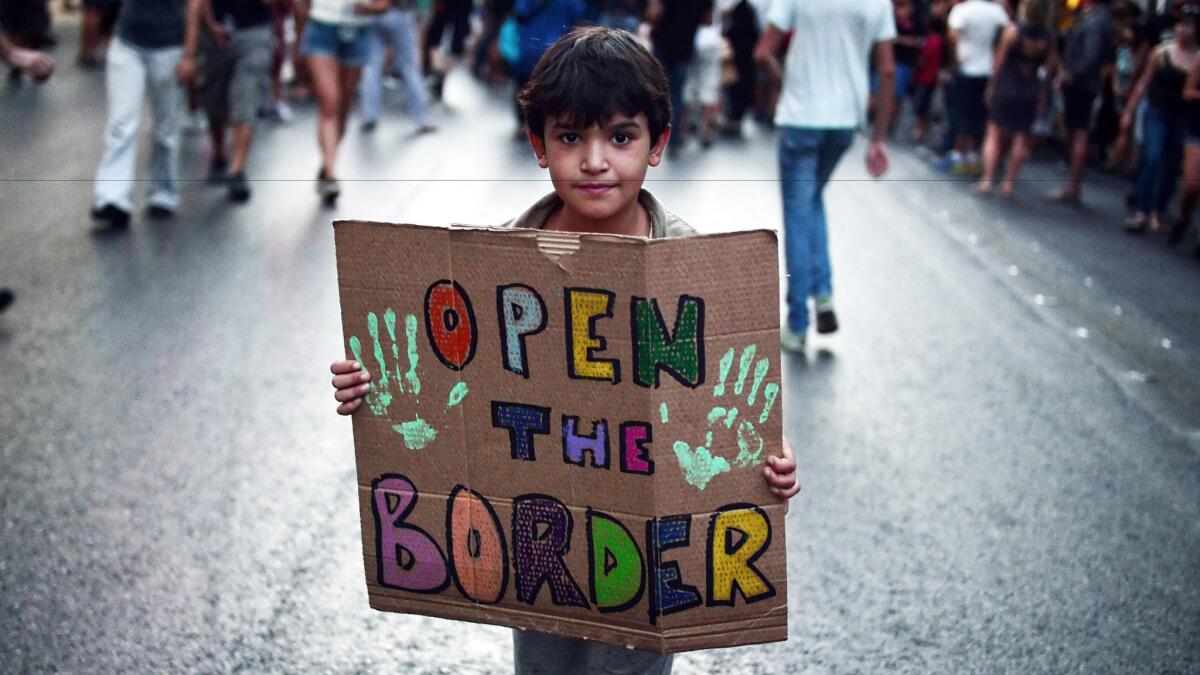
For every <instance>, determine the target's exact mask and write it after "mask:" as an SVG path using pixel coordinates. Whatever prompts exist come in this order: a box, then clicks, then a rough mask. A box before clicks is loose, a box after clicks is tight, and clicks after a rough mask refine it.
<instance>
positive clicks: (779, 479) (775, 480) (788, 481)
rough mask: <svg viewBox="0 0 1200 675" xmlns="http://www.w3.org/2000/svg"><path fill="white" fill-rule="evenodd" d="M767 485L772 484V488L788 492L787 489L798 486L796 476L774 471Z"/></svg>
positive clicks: (768, 478) (768, 477)
mask: <svg viewBox="0 0 1200 675" xmlns="http://www.w3.org/2000/svg"><path fill="white" fill-rule="evenodd" d="M767 483H768V484H770V486H771V487H777V488H780V489H784V490H786V489H787V488H790V487H792V486H793V485H795V484H796V474H794V473H775V472H773V471H772V472H771V475H770V476H767Z"/></svg>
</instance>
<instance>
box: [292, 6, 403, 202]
mask: <svg viewBox="0 0 1200 675" xmlns="http://www.w3.org/2000/svg"><path fill="white" fill-rule="evenodd" d="M389 4H390V3H389V0H370V1H369V2H359V1H356V0H301V1H300V2H298V3H297V6H298V7H301V9H302V11H304V16H305V19H306V20H305V22H304V37H303V38H301V48H300V51H301V53H302V54H304V56H305V57H307V61H308V69H309V75H310V77H311V78H312V86H313V91H314V93H315V94H316V97H317V140H318V142H319V143H320V145H321V170H320V172H319V173H318V174H317V194H319V195H320V196H321V200H322V201H323V202H324V203H325V205H326V206H334V205H335V204H337V199H338V196H339V195H340V194H341V192H342V189H341V186H340V185H339V184H338V181H337V153H338V146H340V145H341V143H342V138H343V137H344V136H345V135H346V121H347V119H349V117H350V106H351V105H352V104H353V101H354V92H355V91H357V89H358V80H359V78H360V76H361V75H362V67H363V66H364V65H365V64H366V62H367V57H368V55H369V51H370V41H369V40H370V35H369V34H368V31H369V30H370V26H371V15H372V14H381V13H383V12H385V11H387V9H388V7H389Z"/></svg>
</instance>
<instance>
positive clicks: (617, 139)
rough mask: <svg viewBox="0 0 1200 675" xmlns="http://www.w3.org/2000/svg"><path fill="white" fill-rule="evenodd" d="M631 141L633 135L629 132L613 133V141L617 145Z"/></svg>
mask: <svg viewBox="0 0 1200 675" xmlns="http://www.w3.org/2000/svg"><path fill="white" fill-rule="evenodd" d="M631 142H633V137H631V136H630V135H629V134H613V143H616V144H617V145H627V144H629V143H631Z"/></svg>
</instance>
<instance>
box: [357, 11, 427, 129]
mask: <svg viewBox="0 0 1200 675" xmlns="http://www.w3.org/2000/svg"><path fill="white" fill-rule="evenodd" d="M388 45H391V46H392V50H393V53H392V58H393V61H394V63H395V67H396V69H397V70H399V71H400V75H401V76H402V77H403V78H404V89H405V91H406V92H407V94H408V114H409V115H411V116H412V118H413V119H414V120H415V121H416V122H417V124H420V125H421V126H425V125H427V124H429V115H428V112H427V109H426V107H425V92H424V91H423V90H422V88H421V85H422V83H423V81H424V80H423V79H422V78H421V55H420V53H419V47H418V42H417V23H416V20H415V19H414V18H413V13H412V12H411V11H406V10H400V9H395V8H393V9H390V10H388V11H387V13H385V14H383V15H382V16H380V17H379V18H378V19H376V20H375V25H374V26H373V27H372V30H371V38H370V46H371V52H370V57H369V58H368V59H367V65H366V67H364V68H363V74H362V85H361V86H360V88H359V95H360V96H361V100H360V104H359V113H360V114H361V116H362V119H363V121H364V122H377V121H378V120H379V108H380V104H381V100H382V97H383V73H384V71H385V70H386V69H387V64H386V63H384V61H386V60H387V48H388Z"/></svg>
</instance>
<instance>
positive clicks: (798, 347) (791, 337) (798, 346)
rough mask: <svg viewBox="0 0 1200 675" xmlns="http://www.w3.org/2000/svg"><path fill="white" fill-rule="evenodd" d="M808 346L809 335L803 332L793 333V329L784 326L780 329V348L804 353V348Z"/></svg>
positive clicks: (794, 352)
mask: <svg viewBox="0 0 1200 675" xmlns="http://www.w3.org/2000/svg"><path fill="white" fill-rule="evenodd" d="M807 346H808V336H807V335H804V334H801V333H793V332H792V331H791V330H789V329H787V328H784V329H783V330H781V331H779V348H780V349H782V350H783V351H785V352H792V353H793V354H803V353H804V348H805V347H807Z"/></svg>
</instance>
